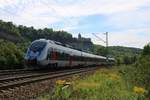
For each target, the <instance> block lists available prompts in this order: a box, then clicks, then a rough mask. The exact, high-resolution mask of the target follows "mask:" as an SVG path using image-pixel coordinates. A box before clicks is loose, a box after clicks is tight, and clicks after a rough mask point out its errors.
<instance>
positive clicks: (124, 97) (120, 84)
mask: <svg viewBox="0 0 150 100" xmlns="http://www.w3.org/2000/svg"><path fill="white" fill-rule="evenodd" d="M133 88H134V85H133V84H131V83H128V82H127V81H125V79H124V78H123V76H122V74H121V73H120V72H119V71H118V70H117V69H100V70H99V71H97V72H96V73H95V74H93V75H90V76H88V77H86V78H85V79H80V80H76V81H73V82H72V84H71V85H70V86H69V87H66V88H64V86H63V85H57V86H56V89H55V92H54V93H53V95H46V96H44V97H42V98H40V100H146V98H145V95H144V93H136V92H135V91H133Z"/></svg>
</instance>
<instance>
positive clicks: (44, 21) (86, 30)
mask: <svg viewBox="0 0 150 100" xmlns="http://www.w3.org/2000/svg"><path fill="white" fill-rule="evenodd" d="M0 19H2V20H4V21H12V22H13V23H15V24H16V25H20V24H21V25H26V26H34V27H35V28H37V29H38V28H44V27H49V28H54V29H55V30H65V31H68V32H70V33H71V34H72V35H73V36H75V37H76V36H77V35H78V33H81V35H82V36H84V37H90V38H91V39H92V41H93V42H94V43H96V44H101V45H105V44H104V43H103V42H102V41H99V40H98V39H97V38H96V37H95V36H93V35H92V33H96V34H97V36H99V37H101V38H105V36H104V35H103V34H102V33H104V32H106V31H107V32H109V44H110V45H115V46H117V45H120V46H129V47H139V48H142V47H143V46H144V45H145V44H146V43H148V42H150V0H113V1H112V0H0Z"/></svg>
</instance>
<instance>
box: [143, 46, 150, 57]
mask: <svg viewBox="0 0 150 100" xmlns="http://www.w3.org/2000/svg"><path fill="white" fill-rule="evenodd" d="M142 54H143V55H150V44H148V45H146V46H144V49H143V52H142Z"/></svg>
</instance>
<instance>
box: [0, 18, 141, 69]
mask: <svg viewBox="0 0 150 100" xmlns="http://www.w3.org/2000/svg"><path fill="white" fill-rule="evenodd" d="M39 38H45V39H51V40H55V41H59V42H62V43H65V44H69V45H71V46H73V47H74V48H77V49H80V50H83V51H86V52H91V53H94V54H98V55H102V56H106V54H107V52H106V51H107V50H106V48H105V47H104V46H101V45H95V44H93V43H92V41H91V39H90V38H84V37H82V36H81V34H79V36H78V38H75V37H73V36H72V35H71V34H70V33H68V32H66V31H63V30H60V31H55V30H53V29H51V28H44V29H35V28H34V27H26V26H23V25H19V26H17V25H14V24H13V23H12V22H4V21H2V20H0V48H1V49H0V52H1V53H0V68H1V69H5V68H6V69H7V68H14V66H15V67H16V66H18V65H22V64H23V58H24V54H25V52H26V49H27V47H28V46H29V45H30V43H31V42H32V41H33V40H36V39H39ZM140 52H141V49H138V48H128V47H120V46H110V47H109V50H108V53H109V56H110V57H114V58H116V62H117V64H122V63H125V64H131V63H133V62H134V61H135V60H136V58H137V56H138V55H139V53H140ZM4 66H7V67H4Z"/></svg>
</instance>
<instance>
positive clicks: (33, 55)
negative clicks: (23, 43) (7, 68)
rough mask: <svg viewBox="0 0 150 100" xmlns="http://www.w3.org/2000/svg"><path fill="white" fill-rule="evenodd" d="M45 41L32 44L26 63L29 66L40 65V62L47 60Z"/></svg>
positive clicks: (36, 41)
mask: <svg viewBox="0 0 150 100" xmlns="http://www.w3.org/2000/svg"><path fill="white" fill-rule="evenodd" d="M46 44H47V42H46V41H45V40H35V41H33V42H32V43H31V45H30V47H29V48H28V50H27V53H26V55H25V63H26V64H27V65H32V66H34V65H40V62H41V61H43V60H44V59H45V47H46Z"/></svg>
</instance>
